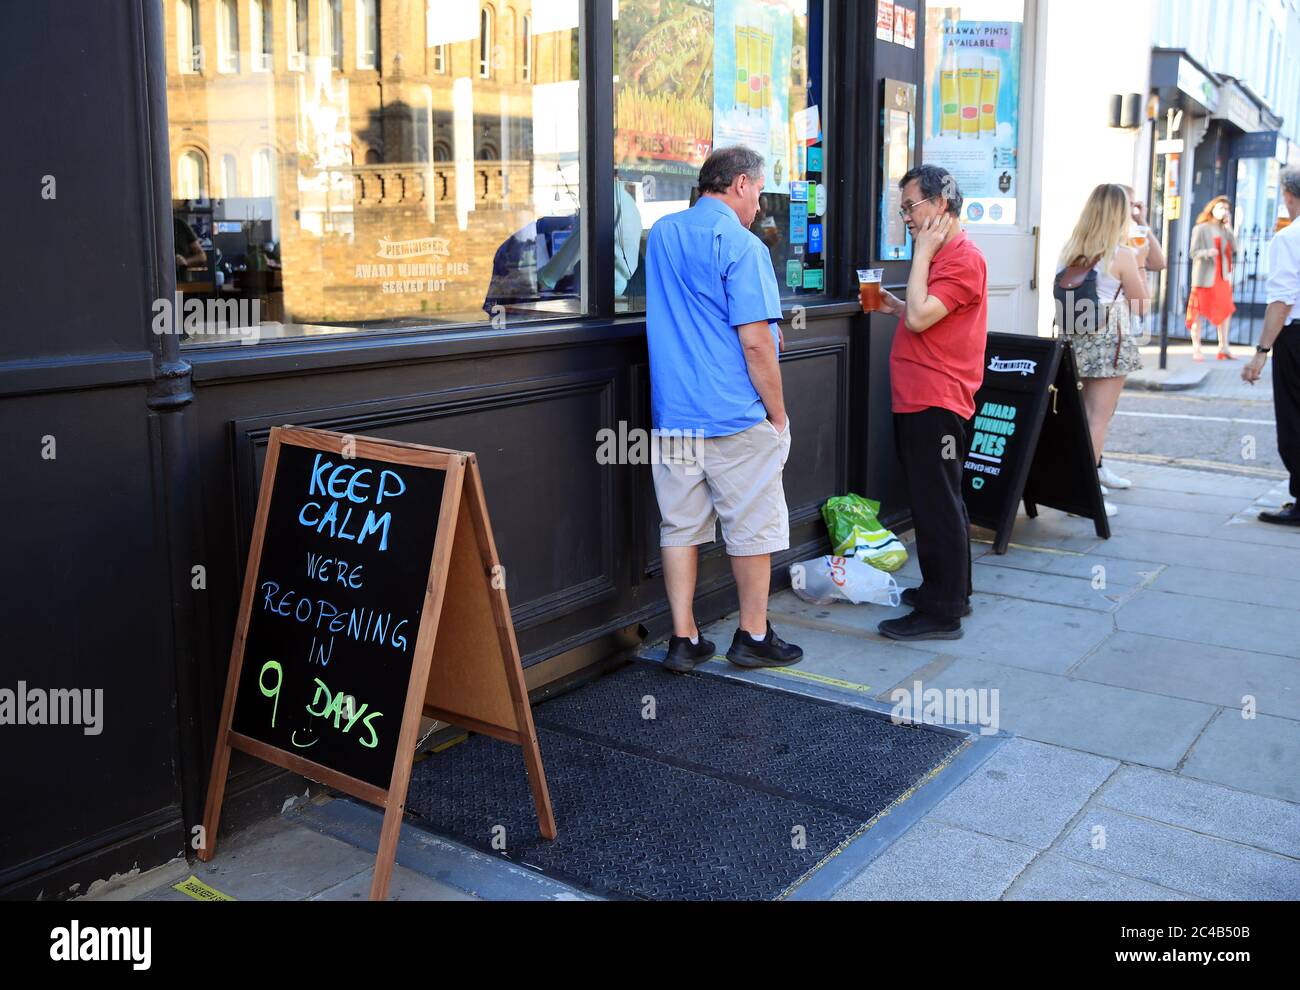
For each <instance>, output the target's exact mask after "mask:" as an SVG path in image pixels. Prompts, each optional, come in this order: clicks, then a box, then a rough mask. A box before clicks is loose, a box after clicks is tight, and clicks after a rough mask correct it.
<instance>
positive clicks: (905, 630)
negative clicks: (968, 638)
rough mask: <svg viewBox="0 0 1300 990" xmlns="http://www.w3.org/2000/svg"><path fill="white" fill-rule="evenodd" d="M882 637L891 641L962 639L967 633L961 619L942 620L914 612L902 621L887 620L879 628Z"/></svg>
mask: <svg viewBox="0 0 1300 990" xmlns="http://www.w3.org/2000/svg"><path fill="white" fill-rule="evenodd" d="M876 628H877V629H879V630H880V634H881V635H882V636H888V637H889V638H890V639H901V640H913V639H961V638H962V636H963V635H965V633H964V632H963V631H962V628H961V619H941V618H939V617H938V616H937V615H929V614H927V613H925V612H912V613H911V614H910V615H905V616H903V617H902V618H901V619H886V620H885V621H884V622H882V623H881V624H880V625H879V626H877V627H876Z"/></svg>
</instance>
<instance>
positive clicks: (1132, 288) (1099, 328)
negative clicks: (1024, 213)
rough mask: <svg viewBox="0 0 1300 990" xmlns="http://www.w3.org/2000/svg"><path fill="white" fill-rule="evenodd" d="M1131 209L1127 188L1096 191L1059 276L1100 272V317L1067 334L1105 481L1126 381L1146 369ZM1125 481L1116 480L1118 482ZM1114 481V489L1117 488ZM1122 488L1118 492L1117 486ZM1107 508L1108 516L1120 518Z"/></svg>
mask: <svg viewBox="0 0 1300 990" xmlns="http://www.w3.org/2000/svg"><path fill="white" fill-rule="evenodd" d="M1131 211H1132V206H1131V204H1130V202H1129V196H1128V193H1127V192H1126V191H1125V189H1124V187H1123V186H1119V185H1112V184H1105V185H1100V186H1098V187H1097V188H1096V189H1094V190H1093V191H1092V194H1091V195H1090V196H1089V197H1088V201H1087V203H1085V204H1084V207H1083V213H1082V214H1081V215H1080V217H1079V222H1078V223H1077V224H1076V225H1075V227H1074V232H1073V233H1072V234H1071V235H1070V239H1069V240H1068V241H1066V243H1065V248H1064V249H1063V250H1062V251H1061V260H1060V264H1059V265H1058V269H1059V270H1062V271H1063V270H1064V269H1066V268H1070V267H1082V266H1088V265H1090V266H1092V267H1093V268H1094V269H1095V270H1096V272H1097V301H1098V304H1099V311H1098V312H1097V313H1095V314H1090V316H1091V318H1090V319H1072V320H1067V321H1065V322H1066V324H1067V325H1066V326H1065V327H1064V328H1063V334H1064V336H1065V337H1066V339H1068V340H1069V341H1070V343H1071V344H1072V345H1073V348H1074V358H1075V363H1076V364H1077V366H1078V369H1079V377H1080V379H1081V380H1082V382H1083V404H1084V407H1085V409H1086V410H1087V413H1088V428H1089V431H1090V432H1091V434H1092V449H1093V452H1094V453H1095V454H1096V456H1097V468H1098V471H1099V472H1104V473H1105V476H1104V477H1103V478H1102V480H1103V482H1105V480H1106V477H1107V476H1108V477H1111V478H1112V479H1113V478H1114V476H1113V475H1109V472H1108V471H1107V470H1106V468H1104V467H1103V465H1102V460H1101V455H1102V451H1103V450H1104V449H1105V447H1106V434H1107V432H1108V431H1109V430H1110V421H1111V419H1112V418H1113V417H1114V415H1115V407H1116V406H1117V405H1119V397H1120V393H1121V392H1122V391H1123V390H1124V379H1125V378H1127V377H1128V374H1129V372H1132V371H1136V370H1137V369H1138V368H1140V367H1142V356H1141V353H1140V352H1139V350H1138V342H1137V336H1136V334H1135V332H1134V325H1135V323H1136V320H1134V317H1135V316H1141V315H1143V314H1145V313H1146V311H1147V302H1148V300H1149V299H1150V298H1151V293H1150V291H1149V289H1148V287H1147V280H1146V278H1145V277H1144V276H1143V273H1142V271H1141V268H1140V267H1139V264H1138V256H1137V252H1136V251H1134V249H1133V248H1131V247H1129V246H1128V230H1129V223H1130V219H1131ZM1119 480H1122V479H1114V481H1119ZM1114 481H1112V484H1113V483H1114ZM1117 487H1119V486H1117ZM1116 511H1117V510H1116V509H1115V506H1114V505H1113V504H1111V503H1110V502H1107V503H1106V514H1107V515H1111V516H1113V515H1115V513H1116Z"/></svg>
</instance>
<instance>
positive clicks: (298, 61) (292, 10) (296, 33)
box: [285, 0, 311, 69]
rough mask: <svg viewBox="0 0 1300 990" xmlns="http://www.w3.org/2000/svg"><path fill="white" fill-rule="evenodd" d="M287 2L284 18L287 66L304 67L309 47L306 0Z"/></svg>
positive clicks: (289, 0)
mask: <svg viewBox="0 0 1300 990" xmlns="http://www.w3.org/2000/svg"><path fill="white" fill-rule="evenodd" d="M285 2H286V3H288V5H289V6H288V8H287V16H286V18H285V35H286V36H287V37H288V39H289V68H291V69H305V68H306V67H307V56H308V55H310V54H311V48H310V45H309V42H308V39H307V0H285Z"/></svg>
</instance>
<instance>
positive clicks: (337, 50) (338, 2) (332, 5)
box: [320, 0, 343, 72]
mask: <svg viewBox="0 0 1300 990" xmlns="http://www.w3.org/2000/svg"><path fill="white" fill-rule="evenodd" d="M320 36H321V50H322V51H323V52H324V53H325V54H326V55H328V56H329V57H330V65H332V66H333V67H334V68H335V69H338V70H339V71H340V72H341V71H342V70H343V0H321V26H320Z"/></svg>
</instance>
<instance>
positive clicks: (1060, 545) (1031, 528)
mask: <svg viewBox="0 0 1300 990" xmlns="http://www.w3.org/2000/svg"><path fill="white" fill-rule="evenodd" d="M985 532H988V531H987V530H986V531H985ZM1011 542H1013V543H1020V544H1024V545H1026V546H1031V547H1050V548H1052V549H1053V550H1074V551H1076V552H1078V553H1086V552H1087V551H1089V550H1092V549H1094V548H1096V547H1097V546H1098V545H1099V544H1100V543H1101V542H1102V539H1101V537H1100V536H1098V535H1097V530H1096V528H1095V526H1094V524H1093V521H1092V520H1091V519H1083V518H1081V517H1079V516H1071V515H1069V514H1067V513H1065V512H1061V511H1060V510H1059V509H1050V508H1048V507H1046V506H1040V507H1039V510H1038V517H1037V518H1035V519H1030V518H1029V517H1028V516H1027V515H1025V513H1024V509H1023V507H1022V508H1021V511H1020V515H1019V516H1018V517H1017V518H1016V522H1015V526H1014V527H1013V528H1012V531H1011Z"/></svg>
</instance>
